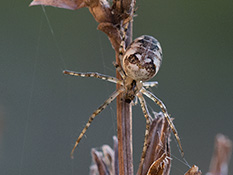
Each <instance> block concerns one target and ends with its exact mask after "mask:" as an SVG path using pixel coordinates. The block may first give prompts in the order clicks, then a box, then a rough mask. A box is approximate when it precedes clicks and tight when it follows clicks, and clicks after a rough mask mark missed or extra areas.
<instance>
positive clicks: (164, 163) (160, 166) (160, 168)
mask: <svg viewBox="0 0 233 175" xmlns="http://www.w3.org/2000/svg"><path fill="white" fill-rule="evenodd" d="M168 159H169V157H168V156H167V155H166V154H165V153H164V154H163V155H162V156H161V157H160V158H159V159H158V160H156V161H154V162H153V163H152V165H151V166H150V168H149V170H148V172H147V175H163V174H164V172H165V171H166V167H168V163H169V162H168Z"/></svg>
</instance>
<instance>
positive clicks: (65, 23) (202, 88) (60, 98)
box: [0, 0, 233, 175]
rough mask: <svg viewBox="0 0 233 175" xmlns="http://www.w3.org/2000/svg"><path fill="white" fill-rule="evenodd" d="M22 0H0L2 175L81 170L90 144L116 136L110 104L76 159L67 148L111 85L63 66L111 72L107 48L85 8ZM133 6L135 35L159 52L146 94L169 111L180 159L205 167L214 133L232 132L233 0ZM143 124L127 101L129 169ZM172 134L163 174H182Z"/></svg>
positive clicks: (152, 0) (85, 169) (146, 1)
mask: <svg viewBox="0 0 233 175" xmlns="http://www.w3.org/2000/svg"><path fill="white" fill-rule="evenodd" d="M30 2H31V1H30V0H25V1H18V0H3V1H1V2H0V25H1V27H0V132H1V135H0V137H1V140H0V172H1V174H3V175H15V174H19V175H21V174H22V175H31V174H34V175H40V174H43V175H47V174H49V175H64V174H66V175H68V174H70V175H74V174H89V165H90V164H91V154H90V151H91V148H99V147H100V146H101V145H103V144H109V145H111V146H112V136H113V135H116V133H117V131H116V128H117V127H116V107H115V106H116V103H115V102H114V103H113V104H111V105H110V106H109V107H108V108H107V109H106V110H104V111H103V112H102V113H101V114H100V116H99V117H98V118H96V120H95V121H94V122H93V124H92V126H91V127H90V129H89V130H88V132H87V134H86V137H85V138H83V140H82V141H81V143H80V145H79V148H78V150H77V151H76V152H75V159H74V160H71V159H70V151H71V149H72V147H73V144H74V141H75V140H76V139H77V137H78V135H79V133H80V132H81V130H82V128H83V127H84V126H85V123H86V122H87V120H88V117H89V116H90V114H91V113H92V112H93V111H94V110H95V109H96V108H97V107H98V106H99V105H100V104H101V103H102V102H103V101H104V100H105V99H106V98H107V97H108V96H109V95H110V94H111V93H112V92H113V91H114V89H115V85H114V84H111V83H108V82H104V81H101V80H96V79H91V78H90V79H88V78H85V79H84V78H74V77H69V76H64V75H63V74H62V70H63V69H70V70H75V71H83V72H85V71H96V72H101V73H104V74H108V75H112V76H114V75H115V69H114V67H113V66H112V61H113V60H114V52H113V49H112V48H111V45H110V43H109V41H108V39H107V37H106V36H105V34H103V33H102V32H100V31H97V30H96V27H97V23H96V22H95V21H94V19H93V17H92V16H91V15H90V13H89V11H88V9H86V8H84V9H80V10H78V11H70V10H65V9H59V8H53V7H46V8H45V10H46V14H47V16H46V15H45V13H44V12H43V10H42V8H41V7H40V6H36V7H30V8H29V7H28V5H29V3H30ZM137 6H138V7H139V8H138V10H137V15H138V16H137V17H136V18H135V20H134V38H135V37H137V36H140V35H142V34H148V35H152V36H155V37H156V38H157V39H158V40H159V41H160V42H161V45H162V48H163V53H164V58H163V64H162V66H161V68H160V71H159V73H158V75H157V76H156V77H155V78H153V80H157V81H159V86H158V88H153V89H152V92H153V93H154V94H156V95H157V96H158V97H159V98H161V99H162V100H163V102H164V103H165V104H166V106H167V108H168V111H169V113H171V114H172V117H174V118H175V121H174V123H175V125H176V128H177V129H178V131H179V135H180V137H181V139H182V145H183V148H184V151H185V154H186V159H187V161H188V162H189V163H190V164H191V165H192V164H196V165H198V166H199V167H200V168H201V170H202V171H203V173H206V172H207V171H208V168H209V163H210V159H211V156H212V152H213V146H214V138H215V136H216V134H218V133H223V134H225V135H227V136H228V137H229V138H230V139H233V106H232V105H233V90H232V88H233V58H232V57H233V1H232V0H222V1H218V0H206V1H202V0H192V1H190V0H189V1H187V0H166V1H164V0H163V1H162V0H138V2H137ZM46 18H48V20H49V23H48V20H47V19H46ZM147 102H148V104H149V109H150V110H154V111H159V109H158V107H157V106H156V105H155V104H154V103H152V102H150V100H149V99H147ZM144 130H145V119H144V117H143V114H142V112H141V109H140V106H139V105H138V106H136V107H133V134H134V135H133V142H134V143H133V145H134V165H135V169H137V165H138V163H139V159H140V155H141V150H142V144H143V138H144ZM171 139H172V153H173V155H172V158H173V166H172V173H171V174H173V175H180V174H184V172H186V171H187V170H188V167H187V166H186V165H184V163H182V162H181V161H180V160H181V157H180V154H179V152H178V148H177V145H176V143H175V140H174V137H172V138H171ZM232 162H233V161H231V164H230V170H229V171H230V172H229V174H233V163H232Z"/></svg>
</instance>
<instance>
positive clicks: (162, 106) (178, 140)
mask: <svg viewBox="0 0 233 175" xmlns="http://www.w3.org/2000/svg"><path fill="white" fill-rule="evenodd" d="M141 92H142V93H143V94H144V95H146V96H147V97H148V98H150V99H151V100H153V101H154V102H155V103H156V104H157V105H158V106H159V107H160V109H161V110H162V112H163V114H164V116H165V118H166V119H167V122H168V124H169V126H170V128H171V129H172V132H173V133H174V135H175V137H176V140H177V143H178V145H179V148H180V152H181V156H182V157H184V151H183V148H182V146H181V142H180V138H179V135H178V131H177V130H176V128H175V126H174V124H173V122H172V120H171V118H170V117H169V115H168V112H167V108H166V106H165V105H164V104H163V102H162V101H161V100H160V99H159V98H158V97H156V96H155V95H154V94H153V93H151V92H150V91H147V90H146V89H145V88H142V89H141Z"/></svg>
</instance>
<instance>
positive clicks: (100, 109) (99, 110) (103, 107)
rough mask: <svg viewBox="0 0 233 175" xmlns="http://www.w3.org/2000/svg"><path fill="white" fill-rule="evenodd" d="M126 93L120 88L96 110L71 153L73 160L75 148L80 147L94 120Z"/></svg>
mask: <svg viewBox="0 0 233 175" xmlns="http://www.w3.org/2000/svg"><path fill="white" fill-rule="evenodd" d="M123 91H124V88H120V89H119V90H117V91H115V92H113V93H112V95H111V96H110V97H109V98H108V99H107V100H106V101H105V102H104V103H103V104H102V105H101V106H100V107H99V108H98V109H97V110H96V111H94V112H93V113H92V115H91V116H90V118H89V120H88V122H87V124H86V126H85V127H84V128H83V130H82V132H81V133H80V135H79V137H78V139H77V140H76V142H75V145H74V147H73V149H72V151H71V154H70V156H71V158H73V154H74V150H75V148H76V147H77V146H78V144H79V142H80V140H81V139H82V137H83V136H84V134H85V133H86V131H87V129H88V128H89V126H90V125H91V122H92V121H93V120H94V118H95V117H96V116H97V115H98V114H99V113H100V112H101V111H103V110H104V109H105V108H106V107H107V106H108V105H109V104H110V103H111V102H112V101H113V100H114V99H115V98H116V97H117V96H118V95H119V94H120V93H121V92H123Z"/></svg>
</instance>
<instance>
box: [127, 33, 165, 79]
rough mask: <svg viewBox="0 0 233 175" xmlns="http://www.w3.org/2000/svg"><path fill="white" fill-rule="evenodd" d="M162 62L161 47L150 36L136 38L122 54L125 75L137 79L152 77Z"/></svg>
mask: <svg viewBox="0 0 233 175" xmlns="http://www.w3.org/2000/svg"><path fill="white" fill-rule="evenodd" d="M161 63H162V48H161V46H160V43H159V42H158V41H157V40H156V39H155V38H154V37H152V36H148V35H142V36H140V37H138V38H136V39H135V40H134V41H133V42H132V43H131V44H130V45H129V47H128V48H127V49H126V51H125V54H124V56H123V69H124V71H125V73H126V75H127V76H129V77H131V78H133V79H134V80H138V81H147V80H149V79H151V78H152V77H154V76H155V75H156V74H157V72H158V70H159V67H160V65H161Z"/></svg>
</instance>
